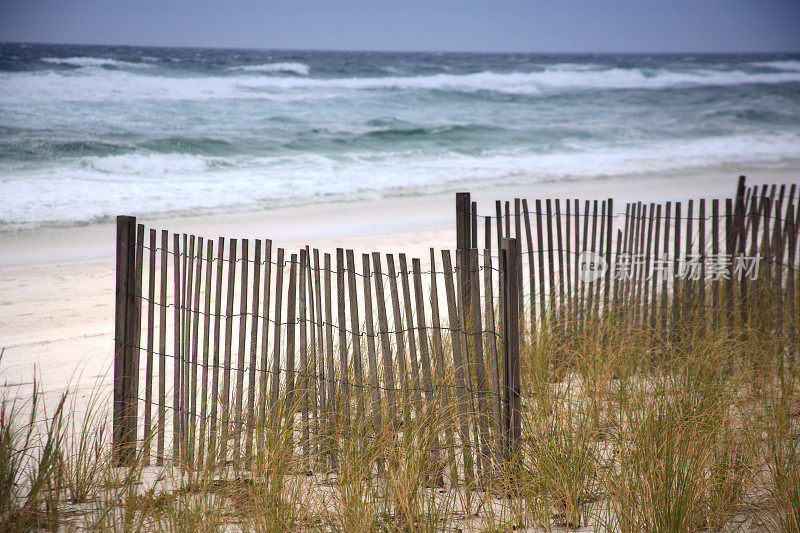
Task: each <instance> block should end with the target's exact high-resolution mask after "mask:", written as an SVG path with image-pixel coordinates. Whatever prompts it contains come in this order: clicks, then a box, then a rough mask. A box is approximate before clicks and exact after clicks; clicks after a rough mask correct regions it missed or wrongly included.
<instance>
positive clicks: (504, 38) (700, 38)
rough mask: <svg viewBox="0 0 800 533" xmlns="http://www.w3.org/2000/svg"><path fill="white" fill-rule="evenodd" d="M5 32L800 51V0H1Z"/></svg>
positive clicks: (125, 40)
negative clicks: (224, 0)
mask: <svg viewBox="0 0 800 533" xmlns="http://www.w3.org/2000/svg"><path fill="white" fill-rule="evenodd" d="M0 41H29V42H49V43H91V44H132V45H154V46H208V47H247V48H290V49H331V50H437V51H520V52H683V51H689V52H741V51H753V52H769V51H800V0H617V1H614V0H494V1H489V0H461V1H453V0H444V1H441V0H403V1H395V2H390V1H385V0H351V1H337V0H316V1H305V0H243V1H235V0H234V1H230V2H223V1H219V0H218V1H213V0H155V1H154V0H138V1H129V0H61V1H56V0H0Z"/></svg>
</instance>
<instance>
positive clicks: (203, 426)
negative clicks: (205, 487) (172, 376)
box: [197, 239, 214, 462]
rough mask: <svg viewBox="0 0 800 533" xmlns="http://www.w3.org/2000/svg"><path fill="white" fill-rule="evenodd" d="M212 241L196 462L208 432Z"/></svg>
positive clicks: (208, 248) (209, 244)
mask: <svg viewBox="0 0 800 533" xmlns="http://www.w3.org/2000/svg"><path fill="white" fill-rule="evenodd" d="M213 266H214V241H213V240H212V239H208V241H206V284H205V313H204V316H203V364H202V369H203V375H202V377H201V383H202V385H201V392H200V439H199V443H198V453H197V458H198V461H200V462H202V461H203V458H204V452H205V442H206V439H205V435H206V431H207V430H208V418H207V417H206V415H207V414H208V358H209V352H210V350H211V346H210V341H211V278H212V273H213V271H214V269H213Z"/></svg>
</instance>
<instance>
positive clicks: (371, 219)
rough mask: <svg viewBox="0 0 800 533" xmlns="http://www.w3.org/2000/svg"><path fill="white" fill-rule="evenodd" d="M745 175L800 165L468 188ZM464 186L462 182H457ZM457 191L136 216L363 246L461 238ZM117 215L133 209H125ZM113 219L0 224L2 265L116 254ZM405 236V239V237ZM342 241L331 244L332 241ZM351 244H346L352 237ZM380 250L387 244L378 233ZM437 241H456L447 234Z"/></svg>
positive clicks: (644, 184)
mask: <svg viewBox="0 0 800 533" xmlns="http://www.w3.org/2000/svg"><path fill="white" fill-rule="evenodd" d="M739 174H743V175H745V176H747V183H748V186H752V185H759V184H762V183H768V184H783V183H785V184H791V183H800V168H797V169H792V170H785V169H784V170H779V171H776V170H764V169H758V168H746V169H742V170H741V171H740V172H738V173H730V174H729V173H725V172H722V171H718V170H717V171H714V172H710V173H688V174H687V173H677V174H664V175H662V176H658V177H655V176H649V175H648V176H640V177H635V176H634V177H629V176H626V177H624V178H601V179H594V180H577V181H556V182H548V183H529V184H511V185H486V186H481V187H474V188H472V189H466V190H467V191H468V192H471V193H472V199H473V201H477V202H478V209H479V214H485V215H494V201H495V200H498V199H502V200H507V199H513V198H527V199H534V198H562V199H563V198H577V199H580V200H584V199H605V198H609V197H610V198H613V199H614V200H615V201H618V202H620V205H621V204H622V203H624V202H629V201H652V202H659V201H662V202H663V201H676V200H677V201H680V200H683V199H687V198H689V197H691V198H699V197H704V198H709V199H711V198H724V197H732V196H733V195H734V193H735V188H736V180H737V179H738V176H739ZM459 190H460V189H459ZM455 192H456V191H455V190H453V191H448V192H435V193H431V194H426V195H420V196H395V197H386V198H378V199H375V200H354V201H349V202H348V201H334V202H329V203H315V204H308V205H299V206H286V207H277V208H272V209H266V210H265V209H246V210H241V211H226V212H220V213H213V214H203V215H189V216H163V217H159V216H156V217H154V216H147V215H145V216H137V222H139V223H141V224H144V225H145V226H147V227H152V228H156V229H169V230H170V231H174V232H178V233H190V234H194V235H197V236H202V237H206V238H209V237H211V238H214V237H218V236H225V237H233V238H252V239H256V238H258V239H264V238H269V239H272V240H273V243H274V244H275V245H276V246H284V247H290V246H298V245H306V244H308V245H309V246H312V247H314V246H316V247H320V248H336V247H348V248H358V247H359V246H358V245H359V244H368V243H369V241H370V240H372V239H370V237H380V236H387V235H397V236H398V237H400V239H399V241H398V244H397V245H396V246H403V245H404V241H405V239H406V238H410V239H411V240H415V239H413V237H411V235H412V234H414V233H424V232H428V231H436V232H440V231H445V232H446V231H451V232H452V233H453V235H452V239H451V240H452V242H453V243H455V229H454V227H455V211H454V209H455V208H454V205H455V204H454V196H455ZM119 214H130V215H133V216H136V213H129V212H126V210H125V209H124V207H123V208H121V210H120V213H119ZM115 228H116V225H115V223H114V222H113V221H110V222H100V223H92V224H85V225H76V226H56V227H41V228H36V229H22V230H12V231H6V232H2V231H0V251H2V253H1V254H0V269H3V268H6V267H10V266H21V265H41V264H47V263H61V262H72V261H86V260H94V259H100V258H107V257H113V255H114V233H115ZM403 236H405V238H404V237H403ZM334 241H335V242H336V243H338V242H339V241H341V244H336V243H334V244H331V243H332V242H334ZM351 241H352V242H353V244H348V243H349V242H351ZM379 242H380V243H381V245H380V247H379V248H377V250H378V251H383V250H384V249H387V250H388V249H391V250H394V249H395V248H394V247H392V246H389V247H385V246H384V243H385V242H386V239H380V240H379ZM431 246H434V247H448V246H454V244H449V243H447V242H444V241H439V242H432V244H431ZM369 251H372V249H370V250H369Z"/></svg>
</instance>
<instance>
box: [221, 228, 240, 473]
mask: <svg viewBox="0 0 800 533" xmlns="http://www.w3.org/2000/svg"><path fill="white" fill-rule="evenodd" d="M236 244H237V241H236V239H229V240H228V292H227V294H226V296H227V302H226V304H225V362H224V363H223V365H222V370H223V372H222V397H221V398H220V409H221V410H222V416H221V421H220V426H221V427H220V443H219V445H220V450H219V455H220V458H221V459H222V462H223V463H224V462H226V461H227V459H228V434H229V433H230V426H229V424H230V415H231V412H230V399H231V358H232V349H233V291H234V287H235V283H236V251H237V250H236Z"/></svg>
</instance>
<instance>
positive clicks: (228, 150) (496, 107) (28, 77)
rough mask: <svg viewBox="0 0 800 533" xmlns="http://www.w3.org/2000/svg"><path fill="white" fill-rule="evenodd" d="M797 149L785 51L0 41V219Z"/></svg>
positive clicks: (778, 155) (561, 173)
mask: <svg viewBox="0 0 800 533" xmlns="http://www.w3.org/2000/svg"><path fill="white" fill-rule="evenodd" d="M798 165H800V55H798V54H730V55H702V54H671V55H644V54H633V55H628V54H579V55H575V54H570V55H565V54H474V53H389V52H325V51H284V50H243V49H224V50H223V49H191V48H150V47H117V46H83V45H80V46H79V45H44V44H12V43H5V44H0V198H3V202H0V231H14V230H19V229H26V228H37V227H43V226H62V225H79V224H88V223H93V222H98V221H105V220H109V219H111V218H112V217H114V216H115V215H117V214H120V213H127V214H135V215H139V216H160V215H181V214H186V213H195V214H197V213H212V212H219V211H232V210H238V209H269V208H271V207H275V206H285V205H293V204H308V203H317V202H326V201H331V200H351V199H352V200H358V199H372V198H379V197H386V196H413V195H421V194H426V193H430V192H440V191H454V190H457V189H466V188H469V187H470V186H476V185H492V184H515V183H536V182H553V181H568V180H591V179H597V178H601V177H605V176H617V177H626V176H631V177H632V178H631V179H633V176H638V177H642V176H644V179H646V177H647V176H651V175H663V174H669V173H679V172H695V171H699V172H703V171H724V172H730V173H731V175H732V176H735V175H736V174H737V172H738V169H739V168H741V167H743V166H758V167H759V168H764V169H776V170H779V169H792V168H798ZM798 178H799V179H800V176H798Z"/></svg>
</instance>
